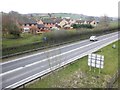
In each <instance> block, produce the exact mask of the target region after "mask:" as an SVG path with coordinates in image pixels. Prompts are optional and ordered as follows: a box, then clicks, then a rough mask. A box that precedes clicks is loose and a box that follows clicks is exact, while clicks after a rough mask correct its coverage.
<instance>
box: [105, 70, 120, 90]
mask: <svg viewBox="0 0 120 90" xmlns="http://www.w3.org/2000/svg"><path fill="white" fill-rule="evenodd" d="M119 76H120V69H119V70H118V71H117V72H116V73H115V74H114V75H113V77H112V78H111V79H110V81H109V82H108V83H107V86H106V87H107V88H112V87H113V84H114V83H115V82H116V81H117V79H118V77H119Z"/></svg>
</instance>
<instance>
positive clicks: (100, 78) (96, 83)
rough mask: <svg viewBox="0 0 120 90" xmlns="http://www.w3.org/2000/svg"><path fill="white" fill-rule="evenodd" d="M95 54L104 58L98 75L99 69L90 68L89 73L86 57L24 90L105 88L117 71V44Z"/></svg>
mask: <svg viewBox="0 0 120 90" xmlns="http://www.w3.org/2000/svg"><path fill="white" fill-rule="evenodd" d="M113 44H115V45H116V48H115V49H113V48H112V45H113ZM119 44H120V40H119ZM95 53H97V54H101V55H104V57H105V62H104V68H103V69H102V70H101V73H100V74H99V69H95V68H92V71H89V67H88V65H87V59H88V56H86V57H83V58H81V59H78V60H76V61H75V62H74V63H72V64H70V65H68V66H67V67H65V68H63V69H61V70H59V71H56V72H53V73H52V74H50V75H48V76H46V77H44V78H43V79H41V80H39V81H37V82H35V83H33V84H30V85H28V86H27V87H26V88H56V87H57V88H105V87H106V83H107V82H108V81H109V80H110V78H111V77H112V76H113V74H114V73H116V71H117V69H118V42H114V43H112V44H110V45H108V46H106V47H104V48H102V49H100V50H98V51H97V52H95ZM94 69H95V72H94Z"/></svg>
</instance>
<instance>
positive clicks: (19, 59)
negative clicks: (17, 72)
mask: <svg viewBox="0 0 120 90" xmlns="http://www.w3.org/2000/svg"><path fill="white" fill-rule="evenodd" d="M115 33H118V32H115ZM115 33H112V34H115ZM107 35H110V34H107ZM104 36H106V35H102V36H100V37H104ZM86 41H87V40H84V41H80V42H76V43H73V44H69V45H65V46H62V47H59V48H55V49H51V50H48V51H46V52H50V51H54V50H58V49H62V48H64V47H69V46H72V45H75V44H79V43H83V42H86ZM43 53H44V52H40V53H36V54H33V55H28V56H24V57H22V58H18V59H14V60H11V61H7V62H3V63H1V65H3V64H7V63H10V62H14V61H17V60H21V59H26V58H30V57H33V56H37V55H39V54H43Z"/></svg>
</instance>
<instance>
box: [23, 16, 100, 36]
mask: <svg viewBox="0 0 120 90" xmlns="http://www.w3.org/2000/svg"><path fill="white" fill-rule="evenodd" d="M74 24H86V25H91V26H93V27H95V26H97V24H98V22H97V21H95V20H91V21H87V20H80V19H78V20H75V19H71V18H70V17H63V18H58V17H50V18H45V19H40V20H31V21H29V22H25V23H23V24H22V25H21V29H22V32H23V33H26V32H28V33H31V34H39V33H45V32H50V31H52V30H63V29H64V30H71V29H73V27H72V26H73V25H74Z"/></svg>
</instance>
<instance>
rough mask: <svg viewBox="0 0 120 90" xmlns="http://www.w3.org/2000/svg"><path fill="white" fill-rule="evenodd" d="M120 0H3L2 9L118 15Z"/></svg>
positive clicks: (0, 9) (26, 11) (22, 11)
mask: <svg viewBox="0 0 120 90" xmlns="http://www.w3.org/2000/svg"><path fill="white" fill-rule="evenodd" d="M118 2H119V0H2V1H1V3H0V11H3V12H6V13H8V12H9V11H17V12H19V13H21V14H27V13H76V14H84V15H88V16H103V15H107V16H109V17H118Z"/></svg>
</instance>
